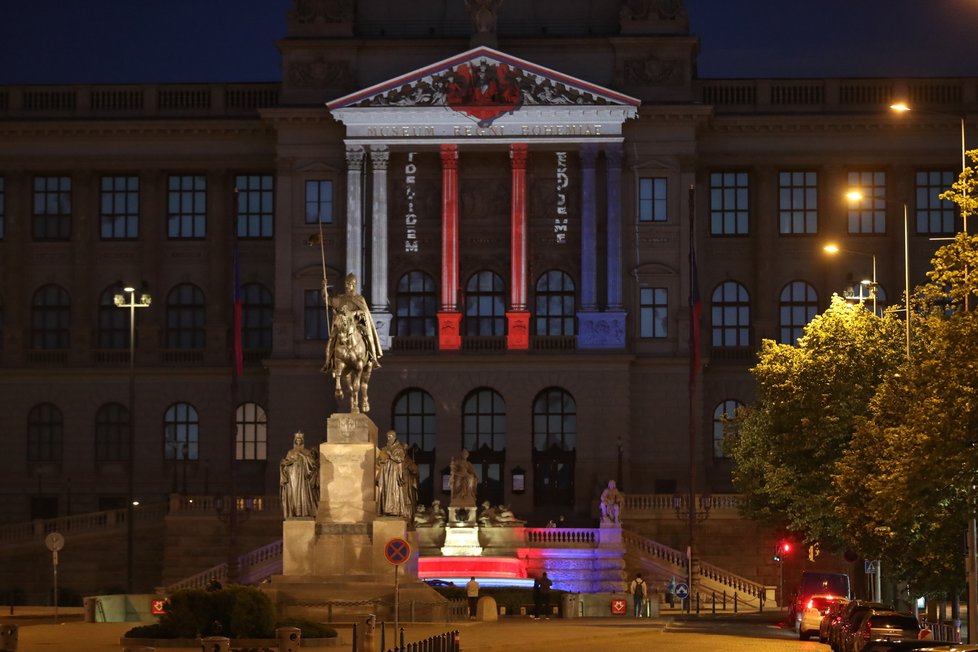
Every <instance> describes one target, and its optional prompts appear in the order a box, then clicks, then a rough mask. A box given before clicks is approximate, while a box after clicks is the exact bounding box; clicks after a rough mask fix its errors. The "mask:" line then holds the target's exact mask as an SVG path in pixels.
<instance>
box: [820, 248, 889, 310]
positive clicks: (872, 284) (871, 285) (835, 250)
mask: <svg viewBox="0 0 978 652" xmlns="http://www.w3.org/2000/svg"><path fill="white" fill-rule="evenodd" d="M822 249H823V250H824V251H825V252H826V253H830V254H832V255H835V254H837V253H839V252H845V253H847V254H855V255H857V256H869V257H870V258H872V259H873V277H872V279H871V280H869V281H862V284H863V285H868V286H869V297H870V298H871V299H872V300H873V314H874V315H877V314H879V313H877V312H876V254H868V253H866V252H865V251H853V250H852V249H843V248H841V247H839V246H838V245H835V244H827V245H825V246H824V247H822Z"/></svg>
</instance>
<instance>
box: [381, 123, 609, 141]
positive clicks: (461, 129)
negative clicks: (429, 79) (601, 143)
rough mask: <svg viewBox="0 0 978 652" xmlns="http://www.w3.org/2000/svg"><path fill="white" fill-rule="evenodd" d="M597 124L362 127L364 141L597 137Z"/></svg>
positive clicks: (598, 134) (599, 133) (598, 128)
mask: <svg viewBox="0 0 978 652" xmlns="http://www.w3.org/2000/svg"><path fill="white" fill-rule="evenodd" d="M601 127H602V125H600V124H587V123H569V124H532V125H490V126H486V127H480V126H478V125H472V124H465V125H445V126H438V127H435V126H434V125H375V126H372V127H366V128H365V129H366V134H367V137H368V138H435V137H446V136H452V137H456V138H499V137H503V136H543V137H547V136H601V135H602V132H601Z"/></svg>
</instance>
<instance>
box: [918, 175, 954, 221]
mask: <svg viewBox="0 0 978 652" xmlns="http://www.w3.org/2000/svg"><path fill="white" fill-rule="evenodd" d="M955 180H956V178H955V174H954V172H951V171H950V170H920V171H918V172H917V233H926V234H933V235H953V234H954V233H956V231H957V229H956V225H955V223H954V218H955V217H956V211H955V208H954V203H953V202H950V201H948V200H946V199H941V198H940V194H941V193H942V192H944V191H945V190H950V189H951V184H953V183H954V182H955Z"/></svg>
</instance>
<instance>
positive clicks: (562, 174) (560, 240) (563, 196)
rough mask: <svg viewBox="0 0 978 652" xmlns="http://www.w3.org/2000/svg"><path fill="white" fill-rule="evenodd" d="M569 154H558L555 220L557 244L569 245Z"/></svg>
mask: <svg viewBox="0 0 978 652" xmlns="http://www.w3.org/2000/svg"><path fill="white" fill-rule="evenodd" d="M569 183H570V180H569V179H568V177H567V152H557V206H556V209H557V216H556V217H555V218H554V238H555V239H556V240H557V244H566V243H567V226H568V225H567V186H568V184H569Z"/></svg>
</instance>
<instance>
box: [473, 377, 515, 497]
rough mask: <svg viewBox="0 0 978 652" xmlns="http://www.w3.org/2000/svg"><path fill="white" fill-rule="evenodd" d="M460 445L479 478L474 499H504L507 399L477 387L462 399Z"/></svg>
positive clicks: (492, 391)
mask: <svg viewBox="0 0 978 652" xmlns="http://www.w3.org/2000/svg"><path fill="white" fill-rule="evenodd" d="M462 448H464V449H465V450H467V451H469V453H470V456H469V462H471V463H472V466H473V467H475V473H476V478H477V480H478V483H479V485H478V489H477V501H478V502H482V501H485V500H488V501H489V502H490V503H492V504H494V505H496V504H500V503H502V502H503V467H504V465H505V462H506V401H504V400H503V397H502V396H501V395H500V394H499V393H498V392H496V391H495V390H492V389H489V388H486V387H484V388H480V389H477V390H475V391H473V392H471V393H470V394H469V395H468V396H467V397H465V400H464V401H463V402H462Z"/></svg>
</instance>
